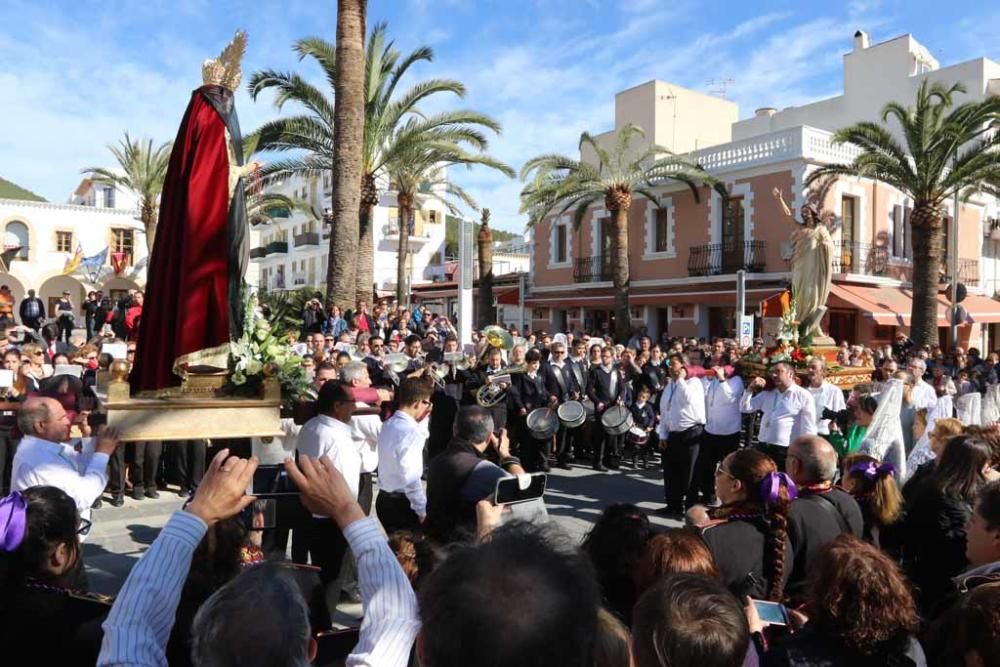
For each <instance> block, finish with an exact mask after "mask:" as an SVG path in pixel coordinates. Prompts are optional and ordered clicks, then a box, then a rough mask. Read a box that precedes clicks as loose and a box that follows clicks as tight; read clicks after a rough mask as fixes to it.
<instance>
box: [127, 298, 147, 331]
mask: <svg viewBox="0 0 1000 667" xmlns="http://www.w3.org/2000/svg"><path fill="white" fill-rule="evenodd" d="M142 301H143V295H142V292H136V293H135V294H133V295H132V300H131V301H130V302H129V305H128V307H127V308H126V309H125V317H124V333H125V336H124V338H125V339H126V340H135V337H136V335H137V334H138V333H139V321H140V320H141V318H142Z"/></svg>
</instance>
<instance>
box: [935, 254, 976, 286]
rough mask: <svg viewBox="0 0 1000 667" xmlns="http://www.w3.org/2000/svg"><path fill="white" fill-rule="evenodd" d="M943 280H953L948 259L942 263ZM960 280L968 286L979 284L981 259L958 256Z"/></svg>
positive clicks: (947, 281) (943, 281) (946, 281)
mask: <svg viewBox="0 0 1000 667" xmlns="http://www.w3.org/2000/svg"><path fill="white" fill-rule="evenodd" d="M941 282H942V283H950V282H951V272H950V271H949V270H948V262H947V260H946V261H944V262H942V263H941ZM958 282H960V283H962V284H964V285H965V286H966V287H978V286H979V260H978V259H971V258H964V257H959V258H958Z"/></svg>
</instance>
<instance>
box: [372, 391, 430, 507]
mask: <svg viewBox="0 0 1000 667" xmlns="http://www.w3.org/2000/svg"><path fill="white" fill-rule="evenodd" d="M426 440H427V427H426V426H425V425H424V424H421V423H418V422H417V420H416V419H414V418H413V417H411V416H410V415H408V414H406V413H405V412H403V411H402V410H397V411H396V412H395V413H393V415H392V417H390V418H389V419H388V420H387V421H386V422H385V423H384V424H382V432H381V433H379V436H378V485H379V488H380V489H381V490H382V491H386V492H388V493H399V492H402V493H404V494H406V498H407V499H408V500H409V501H410V508H411V509H412V510H413V511H414V512H415V513H416V514H417V516H418V517H420V518H421V519H423V518H424V517H425V516H427V494H426V493H425V492H424V485H423V482H421V480H420V477H421V475H423V473H424V442H426Z"/></svg>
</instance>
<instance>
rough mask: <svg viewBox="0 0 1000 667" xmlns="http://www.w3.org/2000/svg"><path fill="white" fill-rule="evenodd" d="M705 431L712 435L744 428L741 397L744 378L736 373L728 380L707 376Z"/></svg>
mask: <svg viewBox="0 0 1000 667" xmlns="http://www.w3.org/2000/svg"><path fill="white" fill-rule="evenodd" d="M704 381H705V432H706V433H711V434H712V435H732V434H733V433H739V432H740V429H741V428H743V415H742V413H741V412H740V398H741V396H742V395H743V378H741V377H740V376H739V375H734V376H733V377H731V378H729V379H728V380H724V381H723V380H720V379H719V378H718V377H712V378H709V376H706V377H705V380H704Z"/></svg>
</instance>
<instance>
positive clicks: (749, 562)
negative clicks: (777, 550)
mask: <svg viewBox="0 0 1000 667" xmlns="http://www.w3.org/2000/svg"><path fill="white" fill-rule="evenodd" d="M767 528H768V524H767V520H766V519H765V518H763V517H758V518H753V519H747V520H744V519H739V520H734V521H723V522H721V523H718V524H714V525H711V526H709V527H706V528H704V529H702V532H701V537H702V539H704V540H705V544H707V545H708V550H709V551H711V552H712V557H713V559H714V560H715V565H716V567H718V568H719V572H720V573H721V574H722V583H723V584H725V586H726V588H728V589H729V590H730V591H731V592H732V593H733V595H735V596H737V597H738V598H739V599H741V600H742V599H743V597H744V596H746V595H749V596H750V597H752V598H754V599H758V600H763V599H766V596H767V589H768V588H769V587H770V584H769V581H768V579H767V577H766V576H765V575H764V554H765V552H766V550H767ZM791 571H792V545H791V544H790V543H789V542H788V540H787V539H786V540H785V570H784V577H783V578H784V580H785V581H786V582H787V581H788V576H789V574H790V573H791Z"/></svg>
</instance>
